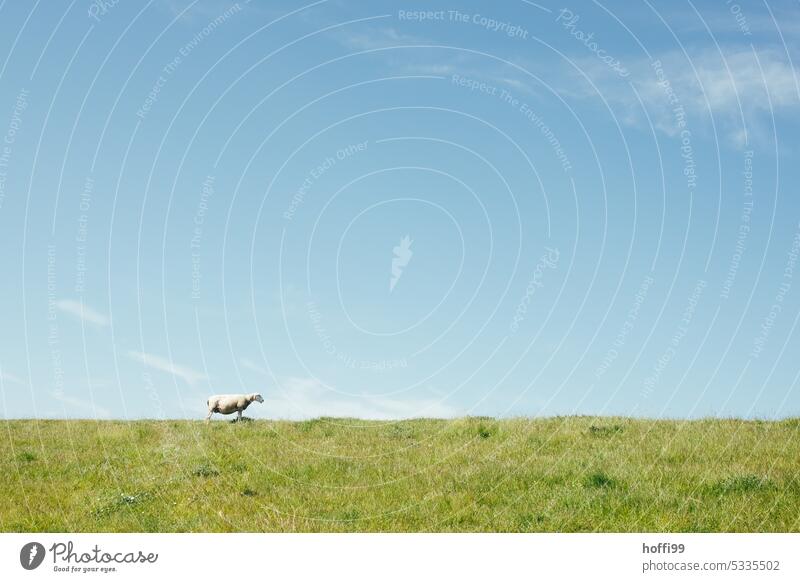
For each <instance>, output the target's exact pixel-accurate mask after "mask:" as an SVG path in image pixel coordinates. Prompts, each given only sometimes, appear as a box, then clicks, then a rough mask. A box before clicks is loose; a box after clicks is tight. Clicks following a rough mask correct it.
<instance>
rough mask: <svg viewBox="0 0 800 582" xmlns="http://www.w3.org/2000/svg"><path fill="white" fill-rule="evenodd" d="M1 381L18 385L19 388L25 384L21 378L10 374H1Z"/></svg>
mask: <svg viewBox="0 0 800 582" xmlns="http://www.w3.org/2000/svg"><path fill="white" fill-rule="evenodd" d="M0 380H2V381H3V382H8V383H9V384H17V385H19V386H21V385H23V384H24V382H23V381H22V379H21V378H18V377H16V376H14V375H13V374H9V373H8V372H0Z"/></svg>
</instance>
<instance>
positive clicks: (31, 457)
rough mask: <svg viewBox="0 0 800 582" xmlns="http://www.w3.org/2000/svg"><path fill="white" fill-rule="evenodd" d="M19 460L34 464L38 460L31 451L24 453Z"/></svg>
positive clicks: (19, 456)
mask: <svg viewBox="0 0 800 582" xmlns="http://www.w3.org/2000/svg"><path fill="white" fill-rule="evenodd" d="M17 458H18V459H19V460H20V461H22V462H23V463H32V462H33V461H35V460H36V455H35V454H34V453H32V452H30V451H22V452H21V453H20V454H19V455H18V456H17Z"/></svg>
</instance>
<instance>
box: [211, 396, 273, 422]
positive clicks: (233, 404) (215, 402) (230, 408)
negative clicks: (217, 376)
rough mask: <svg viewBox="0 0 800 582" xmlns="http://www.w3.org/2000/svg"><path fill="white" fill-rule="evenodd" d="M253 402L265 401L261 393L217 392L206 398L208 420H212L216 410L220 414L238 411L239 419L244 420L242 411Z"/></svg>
mask: <svg viewBox="0 0 800 582" xmlns="http://www.w3.org/2000/svg"><path fill="white" fill-rule="evenodd" d="M253 402H264V399H263V398H262V397H261V394H255V393H254V394H217V395H215V396H210V397H209V398H208V400H206V404H207V405H208V416H206V422H208V421H209V420H211V415H212V414H214V413H215V412H219V413H220V414H232V413H234V412H236V413H237V417H236V418H237V420H242V411H243V410H245V409H246V408H247V407H248V406H250V404H251V403H253Z"/></svg>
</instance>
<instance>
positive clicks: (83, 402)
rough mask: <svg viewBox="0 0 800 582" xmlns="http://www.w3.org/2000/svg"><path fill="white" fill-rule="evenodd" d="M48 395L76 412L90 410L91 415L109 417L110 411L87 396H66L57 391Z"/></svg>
mask: <svg viewBox="0 0 800 582" xmlns="http://www.w3.org/2000/svg"><path fill="white" fill-rule="evenodd" d="M50 396H51V397H52V398H53V399H54V400H58V401H59V402H61V403H62V404H64V405H65V406H67V407H69V408H71V409H73V410H74V411H77V412H90V413H91V414H92V416H94V417H96V418H101V417H102V418H110V417H111V412H110V411H109V410H108V409H106V408H103V407H102V406H98V405H97V404H92V402H91V400H89V399H88V398H75V397H74V396H67V395H66V394H63V393H59V392H51V393H50Z"/></svg>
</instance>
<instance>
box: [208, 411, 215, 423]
mask: <svg viewBox="0 0 800 582" xmlns="http://www.w3.org/2000/svg"><path fill="white" fill-rule="evenodd" d="M212 414H214V409H213V408H212V409H211V410H209V411H208V414H207V415H206V424H208V423H209V422H211V415H212Z"/></svg>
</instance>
